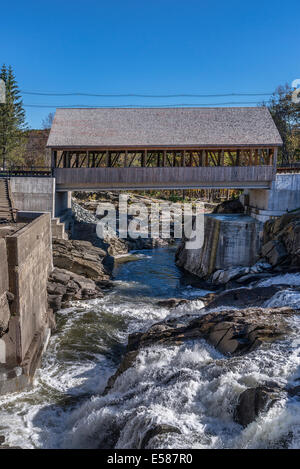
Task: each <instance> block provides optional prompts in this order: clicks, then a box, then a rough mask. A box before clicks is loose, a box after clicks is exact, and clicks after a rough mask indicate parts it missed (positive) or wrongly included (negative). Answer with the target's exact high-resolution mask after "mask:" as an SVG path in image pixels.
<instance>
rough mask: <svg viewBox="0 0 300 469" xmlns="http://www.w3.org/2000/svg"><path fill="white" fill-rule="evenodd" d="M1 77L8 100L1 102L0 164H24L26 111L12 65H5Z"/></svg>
mask: <svg viewBox="0 0 300 469" xmlns="http://www.w3.org/2000/svg"><path fill="white" fill-rule="evenodd" d="M0 78H1V79H2V80H3V81H4V82H5V88H6V102H5V103H3V104H0V165H2V167H3V168H5V167H7V164H8V163H9V164H16V163H18V164H22V154H23V151H24V145H25V141H24V130H25V129H26V122H25V111H24V109H23V102H22V98H21V96H20V92H19V88H18V85H17V82H16V78H15V75H14V72H13V69H12V67H11V66H9V67H8V68H7V67H6V66H5V65H3V66H2V68H1V71H0Z"/></svg>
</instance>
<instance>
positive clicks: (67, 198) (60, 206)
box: [55, 191, 72, 217]
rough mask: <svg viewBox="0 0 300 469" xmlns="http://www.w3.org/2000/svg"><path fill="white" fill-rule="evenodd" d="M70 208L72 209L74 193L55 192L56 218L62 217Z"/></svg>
mask: <svg viewBox="0 0 300 469" xmlns="http://www.w3.org/2000/svg"><path fill="white" fill-rule="evenodd" d="M70 208H72V192H70V191H61V192H55V216H56V217H60V216H61V215H62V214H63V213H64V212H65V211H66V210H68V209H70Z"/></svg>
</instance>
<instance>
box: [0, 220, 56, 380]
mask: <svg viewBox="0 0 300 469" xmlns="http://www.w3.org/2000/svg"><path fill="white" fill-rule="evenodd" d="M5 241H6V245H7V254H8V256H7V257H8V274H9V290H10V291H11V292H12V293H13V294H14V295H15V299H14V301H13V302H12V304H11V318H10V322H9V333H7V334H5V335H4V336H3V340H5V343H6V354H7V356H6V363H7V364H8V365H12V366H14V365H18V364H20V365H22V366H23V367H26V366H28V373H29V372H30V369H31V368H32V367H34V366H35V364H34V360H36V358H37V357H38V349H40V348H41V347H43V343H44V342H45V340H46V336H47V335H49V316H48V302H47V280H48V275H49V272H50V270H51V269H52V248H51V246H52V243H51V218H50V214H44V215H42V216H40V217H39V218H37V219H35V220H34V221H33V222H31V223H30V224H28V225H26V226H25V227H24V228H22V229H21V230H19V231H17V232H16V233H14V234H13V235H11V236H9V237H7V238H5ZM28 354H29V355H28Z"/></svg>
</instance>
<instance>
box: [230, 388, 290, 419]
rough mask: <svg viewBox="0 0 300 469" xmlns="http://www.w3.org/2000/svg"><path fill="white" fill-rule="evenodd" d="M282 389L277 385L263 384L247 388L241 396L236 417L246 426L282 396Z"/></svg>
mask: <svg viewBox="0 0 300 469" xmlns="http://www.w3.org/2000/svg"><path fill="white" fill-rule="evenodd" d="M280 392H281V389H280V388H279V387H278V386H276V385H262V386H257V387H255V388H249V389H246V391H244V392H242V394H241V395H240V397H239V401H238V404H237V407H236V410H235V415H234V419H235V421H236V422H237V423H239V424H240V425H242V426H243V427H246V426H247V425H249V423H251V422H253V421H254V420H255V419H256V418H257V417H258V416H259V414H260V413H261V412H267V411H268V410H269V409H270V408H271V407H272V406H273V405H274V404H275V402H276V401H277V400H278V399H279V398H280Z"/></svg>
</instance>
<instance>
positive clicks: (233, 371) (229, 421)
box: [0, 248, 300, 448]
mask: <svg viewBox="0 0 300 469" xmlns="http://www.w3.org/2000/svg"><path fill="white" fill-rule="evenodd" d="M129 260H130V262H129ZM114 279H115V280H114V287H113V289H112V290H111V291H109V293H107V294H106V295H105V297H104V298H102V299H97V300H91V301H86V302H78V303H73V304H72V307H70V308H68V309H65V310H62V311H61V312H59V313H58V314H57V325H58V327H57V331H56V333H55V334H54V335H53V336H52V337H51V340H50V344H49V347H48V349H47V352H46V353H45V355H44V357H43V363H42V366H41V368H40V370H39V371H38V373H37V376H36V379H35V385H34V388H33V389H32V390H30V391H28V392H23V393H19V394H13V395H7V396H5V397H1V400H0V403H1V411H0V434H3V435H5V437H6V443H7V444H9V445H10V446H19V447H22V448H138V447H139V446H140V443H141V439H142V437H143V435H145V432H146V431H147V429H148V428H150V427H151V426H152V425H153V424H157V423H158V424H159V423H163V424H169V425H172V426H175V427H177V428H178V429H179V430H180V432H181V433H180V434H179V433H168V434H165V435H163V437H161V438H160V440H155V439H154V440H153V443H152V444H151V445H150V446H151V447H163V448H281V447H290V448H299V447H300V405H299V400H298V398H296V397H295V398H288V397H287V396H286V394H283V395H282V398H281V399H279V400H278V401H277V402H276V404H275V405H274V406H273V407H272V408H271V409H270V410H269V411H268V412H267V413H266V414H263V415H261V416H260V417H259V418H258V419H257V420H256V421H255V422H253V423H252V424H250V425H248V427H246V428H245V429H244V428H242V427H241V426H240V425H238V424H236V423H235V422H234V420H233V411H234V408H235V405H236V403H237V399H238V395H239V394H240V393H241V392H242V391H243V390H245V389H246V388H248V387H251V386H255V385H257V384H260V383H262V382H265V381H268V380H269V381H272V382H274V381H276V382H278V383H279V384H280V385H286V384H287V383H291V382H292V383H296V382H297V380H299V379H300V372H299V369H300V357H299V344H300V340H299V330H300V321H299V320H298V318H297V317H294V318H293V319H292V320H291V321H292V322H293V324H292V325H293V329H294V331H295V332H294V334H293V335H292V336H289V337H288V338H287V339H286V340H282V341H280V342H277V343H274V344H272V345H271V346H269V347H267V348H264V349H258V350H256V351H254V352H251V353H250V354H248V355H247V356H241V357H234V358H225V357H224V356H223V355H221V354H220V353H219V352H217V351H216V350H215V349H214V348H213V347H211V346H209V345H208V344H207V343H206V342H205V341H204V340H203V341H199V340H198V341H188V342H186V343H185V344H184V345H181V346H177V347H176V346H169V347H163V346H155V347H152V348H150V349H147V350H144V351H142V352H140V354H139V356H138V359H137V364H136V366H134V367H132V368H130V369H129V370H127V371H126V373H124V374H123V375H121V376H120V377H119V379H118V380H117V381H116V383H115V385H114V387H113V389H112V390H111V391H109V392H108V394H106V395H102V392H103V390H104V388H105V386H106V383H107V379H108V378H109V376H111V375H112V374H113V373H114V372H115V370H116V369H117V367H118V365H119V363H120V360H121V357H122V354H123V352H124V349H125V346H126V342H127V336H128V334H129V333H132V332H135V331H138V330H145V329H147V327H149V326H150V325H151V324H153V323H154V322H157V321H160V320H163V319H164V318H166V317H167V316H168V315H170V310H168V309H165V308H162V307H158V306H157V305H156V302H157V301H158V300H159V299H161V298H170V297H183V298H188V299H192V300H193V301H192V302H191V303H189V304H188V305H182V306H179V307H177V308H175V309H174V310H172V314H173V315H182V314H184V313H186V312H189V313H190V314H195V315H199V314H202V312H201V308H202V307H203V303H202V301H201V300H200V299H198V298H199V297H201V295H203V294H204V293H205V291H204V290H201V289H200V288H199V287H198V288H197V287H195V286H191V285H189V281H188V280H187V279H186V278H185V277H184V276H183V275H182V273H181V272H180V270H179V269H177V267H176V266H175V264H174V249H173V248H159V249H155V250H147V251H139V252H138V253H136V254H135V255H134V256H133V257H131V259H129V258H126V257H123V258H120V259H119V261H118V262H117V264H116V267H115V270H114ZM271 281H272V282H279V281H281V282H282V280H280V278H279V276H278V278H276V277H275V278H273V279H272V280H271ZM286 283H287V285H289V287H288V286H287V288H286V290H284V292H281V293H280V294H279V295H278V294H277V296H276V298H275V297H274V298H273V299H271V300H270V301H269V303H270V306H281V305H284V304H291V305H294V306H296V305H299V304H300V292H299V291H298V290H297V289H296V288H294V289H293V286H292V285H293V283H294V284H295V287H296V286H297V285H298V286H299V285H300V274H293V275H292V276H291V277H288V278H286ZM272 302H273V303H272ZM155 441H156V443H155ZM155 445H157V446H155Z"/></svg>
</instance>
